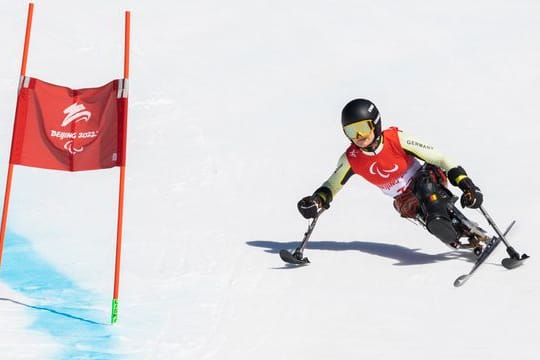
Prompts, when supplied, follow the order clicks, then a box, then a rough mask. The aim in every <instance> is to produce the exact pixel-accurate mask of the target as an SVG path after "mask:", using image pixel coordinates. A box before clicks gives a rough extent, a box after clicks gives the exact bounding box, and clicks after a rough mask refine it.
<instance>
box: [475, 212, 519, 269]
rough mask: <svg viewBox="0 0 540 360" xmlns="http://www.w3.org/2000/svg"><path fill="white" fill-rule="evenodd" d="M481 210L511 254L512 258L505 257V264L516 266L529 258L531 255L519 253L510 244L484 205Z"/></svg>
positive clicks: (509, 254)
mask: <svg viewBox="0 0 540 360" xmlns="http://www.w3.org/2000/svg"><path fill="white" fill-rule="evenodd" d="M480 211H481V212H482V214H483V215H484V217H485V218H486V220H487V221H488V223H489V225H491V227H492V228H493V230H495V232H496V233H497V236H498V237H499V238H500V239H501V241H502V242H503V243H504V245H505V246H506V252H507V253H508V256H510V259H503V265H504V266H505V267H508V266H510V267H515V266H517V265H519V264H521V261H522V260H525V259H527V258H529V255H527V254H523V255H521V256H520V255H519V253H518V252H517V251H516V250H515V249H514V248H513V247H512V246H510V244H509V243H508V240H506V237H505V236H504V234H503V233H502V232H501V230H499V228H498V227H497V224H495V221H493V219H492V218H491V216H489V214H488V212H487V211H486V209H484V207H483V206H480ZM505 264H506V265H505ZM507 265H508V266H507Z"/></svg>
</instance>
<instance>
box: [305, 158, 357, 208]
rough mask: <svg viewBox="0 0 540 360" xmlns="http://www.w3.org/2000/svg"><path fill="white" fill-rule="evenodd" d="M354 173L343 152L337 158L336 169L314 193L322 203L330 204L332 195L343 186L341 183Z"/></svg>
mask: <svg viewBox="0 0 540 360" xmlns="http://www.w3.org/2000/svg"><path fill="white" fill-rule="evenodd" d="M353 174H354V172H353V171H352V168H351V165H350V164H349V160H347V156H346V154H345V153H343V155H341V157H340V158H339V161H338V164H337V167H336V170H335V171H334V172H333V173H332V175H330V177H329V178H328V180H326V181H325V182H324V183H323V184H322V185H321V187H320V188H318V189H317V190H315V193H314V195H319V196H320V197H321V198H322V200H323V201H324V203H326V204H330V202H331V201H332V199H333V198H334V196H335V195H336V194H337V193H338V192H339V190H341V188H343V185H345V183H346V182H347V180H349V178H350V177H351V176H352V175H353Z"/></svg>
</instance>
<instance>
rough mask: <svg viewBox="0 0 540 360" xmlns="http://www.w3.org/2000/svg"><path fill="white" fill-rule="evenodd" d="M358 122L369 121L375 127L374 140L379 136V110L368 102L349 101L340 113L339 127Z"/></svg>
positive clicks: (359, 100) (361, 100) (363, 100)
mask: <svg viewBox="0 0 540 360" xmlns="http://www.w3.org/2000/svg"><path fill="white" fill-rule="evenodd" d="M360 120H371V121H373V125H374V126H375V129H374V132H375V139H378V138H379V136H380V135H381V131H382V130H381V115H380V114H379V110H378V109H377V107H376V106H375V104H374V103H372V102H371V101H369V100H366V99H354V100H352V101H350V102H349V103H348V104H347V105H345V107H344V108H343V110H342V111H341V126H342V127H345V126H347V125H350V124H353V123H355V122H358V121H360Z"/></svg>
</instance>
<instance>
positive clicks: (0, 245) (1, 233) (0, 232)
mask: <svg viewBox="0 0 540 360" xmlns="http://www.w3.org/2000/svg"><path fill="white" fill-rule="evenodd" d="M33 15H34V3H29V4H28V15H27V17H26V35H25V36H24V50H23V57H22V63H21V80H22V78H23V76H25V75H26V63H27V60H28V47H29V46H30V31H31V29H32V17H33ZM13 129H15V123H13ZM11 147H12V149H13V134H12V135H11ZM11 151H12V150H11ZM11 151H10V160H9V166H8V172H7V179H6V192H5V194H4V208H3V210H2V225H1V227H0V266H1V265H2V252H3V250H4V238H5V236H6V227H7V217H8V210H9V198H10V195H11V181H12V179H13V164H12V163H11Z"/></svg>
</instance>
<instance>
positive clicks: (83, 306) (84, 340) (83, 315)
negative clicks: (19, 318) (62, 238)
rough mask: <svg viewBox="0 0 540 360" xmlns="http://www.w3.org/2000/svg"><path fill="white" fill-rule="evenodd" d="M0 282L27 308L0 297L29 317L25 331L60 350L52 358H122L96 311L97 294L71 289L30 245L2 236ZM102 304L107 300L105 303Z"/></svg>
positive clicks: (73, 286)
mask: <svg viewBox="0 0 540 360" xmlns="http://www.w3.org/2000/svg"><path fill="white" fill-rule="evenodd" d="M0 279H1V280H2V281H3V282H4V283H6V284H7V285H8V286H9V287H10V288H12V289H13V290H15V291H17V292H19V293H21V294H22V295H24V296H25V297H26V298H29V299H31V300H29V302H32V304H25V303H23V302H21V301H18V300H17V299H8V298H0V301H8V302H11V303H15V304H18V305H21V306H23V307H25V308H26V309H27V310H28V311H29V312H31V315H32V316H33V317H34V322H33V323H32V324H31V326H30V328H31V329H32V330H36V331H40V332H43V333H46V334H47V335H49V336H52V337H53V338H54V340H55V341H56V342H57V343H58V344H59V345H60V346H61V350H60V353H59V354H57V355H55V359H62V360H63V359H66V360H67V359H70V360H71V359H89V360H97V359H99V360H107V359H111V360H116V359H122V358H123V357H121V356H120V355H118V354H114V346H115V338H114V336H113V329H112V327H111V326H110V325H109V324H105V323H101V322H100V321H103V320H102V319H106V318H107V314H104V312H103V311H102V310H98V309H95V308H94V306H95V305H96V304H103V303H104V301H107V300H105V299H103V297H102V296H100V295H97V294H95V293H93V292H92V291H89V290H87V289H82V288H81V287H79V286H77V284H75V283H74V282H73V281H72V280H71V279H69V278H68V277H67V276H65V275H63V274H61V273H60V272H59V271H58V270H56V269H55V268H54V267H53V266H52V265H51V264H49V263H48V262H47V261H45V260H44V259H43V258H41V257H40V256H39V254H38V253H36V251H35V250H34V249H33V248H32V246H31V244H30V242H29V241H28V240H26V239H24V238H22V237H20V236H18V235H16V234H13V233H8V234H7V236H6V240H5V245H4V254H3V257H2V268H1V269H0ZM107 303H108V302H107Z"/></svg>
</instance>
